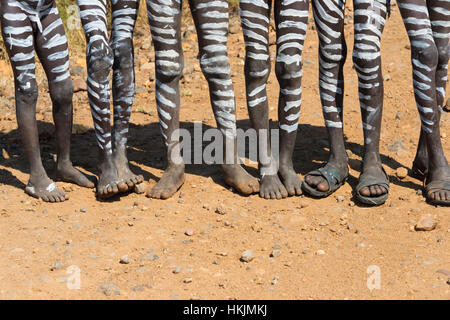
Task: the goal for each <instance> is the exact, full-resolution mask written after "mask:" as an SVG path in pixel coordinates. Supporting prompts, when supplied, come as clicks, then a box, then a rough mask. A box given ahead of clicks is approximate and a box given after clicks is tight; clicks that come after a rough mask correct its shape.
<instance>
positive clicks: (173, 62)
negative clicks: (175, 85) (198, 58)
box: [155, 51, 184, 83]
mask: <svg viewBox="0 0 450 320" xmlns="http://www.w3.org/2000/svg"><path fill="white" fill-rule="evenodd" d="M155 64H156V76H157V78H158V80H159V81H161V82H163V83H168V82H172V81H173V80H179V79H180V78H181V76H182V75H183V68H184V62H183V57H182V56H181V55H180V54H179V53H178V52H175V51H173V52H172V54H170V55H167V56H166V55H165V56H160V54H158V53H156V62H155Z"/></svg>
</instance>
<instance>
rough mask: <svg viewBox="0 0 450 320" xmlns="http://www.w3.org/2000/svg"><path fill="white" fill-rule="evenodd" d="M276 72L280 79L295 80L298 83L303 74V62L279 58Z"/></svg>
mask: <svg viewBox="0 0 450 320" xmlns="http://www.w3.org/2000/svg"><path fill="white" fill-rule="evenodd" d="M275 73H276V75H277V78H278V79H279V80H280V81H294V82H295V83H297V80H298V78H300V77H301V74H302V63H301V62H300V61H295V62H293V61H280V60H277V63H276V65H275Z"/></svg>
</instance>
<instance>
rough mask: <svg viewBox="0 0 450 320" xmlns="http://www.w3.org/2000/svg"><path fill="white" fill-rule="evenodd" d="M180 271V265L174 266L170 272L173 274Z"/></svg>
mask: <svg viewBox="0 0 450 320" xmlns="http://www.w3.org/2000/svg"><path fill="white" fill-rule="evenodd" d="M180 272H181V268H180V267H175V269H173V270H172V273H174V274H178V273H180Z"/></svg>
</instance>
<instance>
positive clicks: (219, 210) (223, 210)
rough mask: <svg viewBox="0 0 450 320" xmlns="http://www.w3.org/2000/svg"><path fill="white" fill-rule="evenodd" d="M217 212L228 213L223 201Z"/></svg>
mask: <svg viewBox="0 0 450 320" xmlns="http://www.w3.org/2000/svg"><path fill="white" fill-rule="evenodd" d="M216 213H217V214H221V215H224V214H227V209H226V207H225V205H224V204H223V203H222V204H221V205H219V206H218V207H217V208H216Z"/></svg>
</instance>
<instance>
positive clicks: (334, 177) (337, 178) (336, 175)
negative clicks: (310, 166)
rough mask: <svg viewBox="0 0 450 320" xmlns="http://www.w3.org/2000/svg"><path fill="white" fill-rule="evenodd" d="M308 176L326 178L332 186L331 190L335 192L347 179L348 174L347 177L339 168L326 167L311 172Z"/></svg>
mask: <svg viewBox="0 0 450 320" xmlns="http://www.w3.org/2000/svg"><path fill="white" fill-rule="evenodd" d="M308 175H311V176H321V177H324V178H325V179H326V180H327V182H328V185H329V186H330V189H329V190H330V191H334V190H336V189H337V188H338V187H340V186H341V185H342V183H343V182H344V181H345V180H346V179H347V176H348V173H347V175H343V174H342V173H341V172H340V171H339V169H338V168H336V167H334V166H332V165H325V166H323V167H321V168H319V169H317V170H313V171H311V172H309V173H308Z"/></svg>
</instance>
